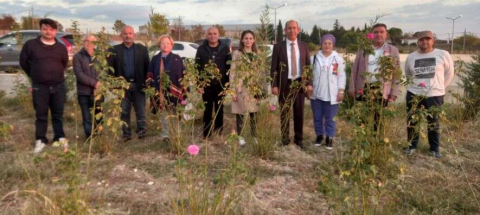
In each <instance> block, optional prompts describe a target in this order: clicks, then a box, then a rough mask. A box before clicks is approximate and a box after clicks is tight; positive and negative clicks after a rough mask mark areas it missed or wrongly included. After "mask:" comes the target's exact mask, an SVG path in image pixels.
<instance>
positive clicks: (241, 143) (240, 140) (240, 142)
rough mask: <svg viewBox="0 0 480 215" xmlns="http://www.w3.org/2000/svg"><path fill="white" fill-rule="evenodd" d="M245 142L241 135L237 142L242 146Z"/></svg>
mask: <svg viewBox="0 0 480 215" xmlns="http://www.w3.org/2000/svg"><path fill="white" fill-rule="evenodd" d="M245 143H246V142H245V139H243V137H240V139H239V140H238V144H239V145H241V146H243V145H245Z"/></svg>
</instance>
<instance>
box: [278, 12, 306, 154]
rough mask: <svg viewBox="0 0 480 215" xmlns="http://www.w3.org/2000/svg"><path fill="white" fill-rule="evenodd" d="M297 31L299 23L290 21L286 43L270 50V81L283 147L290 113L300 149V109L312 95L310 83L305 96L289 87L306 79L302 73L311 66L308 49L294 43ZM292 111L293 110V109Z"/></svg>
mask: <svg viewBox="0 0 480 215" xmlns="http://www.w3.org/2000/svg"><path fill="white" fill-rule="evenodd" d="M298 33H300V28H299V26H298V22H297V21H295V20H290V21H288V22H287V23H286V24H285V34H286V35H287V39H286V40H285V41H282V42H280V43H278V44H275V46H274V47H273V54H272V67H271V70H270V72H271V77H272V80H273V83H272V94H274V95H278V101H279V103H280V109H281V115H280V121H281V131H282V144H283V145H288V144H289V143H290V137H289V127H290V126H289V125H290V123H289V121H290V119H289V116H290V114H292V113H293V122H294V131H295V137H294V143H295V144H297V145H298V146H299V147H300V148H303V143H302V141H303V107H304V103H305V94H306V93H307V94H309V93H310V92H312V90H313V88H312V83H311V80H309V83H308V87H307V92H305V91H304V89H299V90H293V89H291V88H290V85H291V84H292V83H294V82H296V81H301V80H302V78H306V77H305V76H302V75H303V72H302V69H303V67H304V66H308V65H310V57H309V53H308V45H307V44H306V43H304V42H302V41H299V40H297V36H298ZM292 107H293V109H292Z"/></svg>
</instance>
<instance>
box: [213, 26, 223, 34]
mask: <svg viewBox="0 0 480 215" xmlns="http://www.w3.org/2000/svg"><path fill="white" fill-rule="evenodd" d="M213 27H216V28H218V34H219V35H220V36H221V37H224V36H225V29H224V28H223V25H220V24H215V25H213Z"/></svg>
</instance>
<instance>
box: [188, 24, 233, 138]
mask: <svg viewBox="0 0 480 215" xmlns="http://www.w3.org/2000/svg"><path fill="white" fill-rule="evenodd" d="M218 37H219V32H218V29H217V28H216V27H210V28H209V29H208V30H207V39H206V40H205V42H204V43H203V44H202V45H201V46H200V47H198V49H197V54H196V56H195V63H196V64H197V66H198V69H199V70H200V73H205V72H206V71H205V70H204V68H205V66H206V65H207V64H210V63H215V65H216V66H217V68H218V69H219V70H220V74H221V78H220V79H213V80H211V81H210V85H209V86H207V87H205V89H199V91H200V93H201V94H202V99H203V101H204V102H205V112H204V113H203V137H204V138H208V137H210V136H212V133H213V132H214V131H215V132H218V133H221V132H222V129H223V104H222V99H223V96H222V95H220V93H221V92H222V91H223V90H224V88H225V85H226V83H227V82H228V75H227V71H228V70H229V69H230V61H231V60H232V55H231V53H230V48H229V47H228V46H227V44H223V43H221V41H219V40H218ZM213 117H215V120H214V121H215V122H214V123H212V120H213ZM212 127H213V128H214V130H213V129H212Z"/></svg>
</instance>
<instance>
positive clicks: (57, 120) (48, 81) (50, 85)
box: [20, 19, 68, 153]
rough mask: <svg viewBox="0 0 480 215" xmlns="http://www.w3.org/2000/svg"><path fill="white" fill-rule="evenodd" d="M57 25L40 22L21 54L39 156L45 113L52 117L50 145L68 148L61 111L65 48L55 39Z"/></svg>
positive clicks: (66, 58)
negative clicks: (28, 79) (37, 30)
mask: <svg viewBox="0 0 480 215" xmlns="http://www.w3.org/2000/svg"><path fill="white" fill-rule="evenodd" d="M56 34H57V22H56V21H54V20H51V19H41V20H40V36H39V37H38V38H36V39H33V40H29V41H27V42H26V43H25V45H24V46H23V48H22V51H21V52H20V66H21V67H22V69H23V71H25V73H26V74H27V75H28V77H29V78H30V79H31V81H32V99H33V107H34V108H35V117H36V121H35V140H36V142H35V149H34V153H40V152H41V151H42V150H43V148H45V146H46V144H47V143H48V139H47V137H46V135H47V127H48V112H50V114H51V117H52V125H53V133H54V137H53V141H54V142H56V141H59V142H60V143H61V144H62V145H64V146H67V144H68V141H67V139H65V133H64V131H63V110H64V108H65V101H66V92H67V90H66V86H65V77H64V74H65V69H66V68H67V64H68V53H67V48H66V47H65V46H64V45H63V44H61V43H60V42H59V41H58V40H57V39H56V38H55V35H56Z"/></svg>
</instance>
